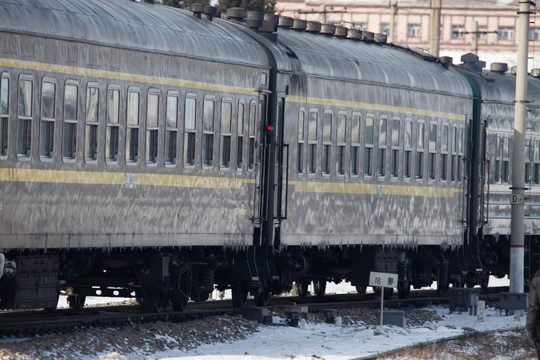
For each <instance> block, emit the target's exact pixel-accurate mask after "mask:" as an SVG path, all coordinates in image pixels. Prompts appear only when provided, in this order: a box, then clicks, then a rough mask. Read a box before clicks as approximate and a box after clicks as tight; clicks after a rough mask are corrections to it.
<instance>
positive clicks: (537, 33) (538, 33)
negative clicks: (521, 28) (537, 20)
mask: <svg viewBox="0 0 540 360" xmlns="http://www.w3.org/2000/svg"><path fill="white" fill-rule="evenodd" d="M529 40H530V41H537V40H540V28H538V27H533V28H530V29H529Z"/></svg>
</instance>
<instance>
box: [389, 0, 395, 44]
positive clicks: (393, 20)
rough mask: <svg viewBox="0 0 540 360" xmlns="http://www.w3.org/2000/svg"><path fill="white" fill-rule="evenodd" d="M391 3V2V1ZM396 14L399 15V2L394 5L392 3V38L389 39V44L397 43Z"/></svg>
mask: <svg viewBox="0 0 540 360" xmlns="http://www.w3.org/2000/svg"><path fill="white" fill-rule="evenodd" d="M390 1H391V0H390ZM396 14H397V1H396V2H394V3H390V34H389V35H390V36H389V39H388V42H391V43H393V42H395V41H396V38H395V34H396Z"/></svg>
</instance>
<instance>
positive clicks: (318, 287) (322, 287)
mask: <svg viewBox="0 0 540 360" xmlns="http://www.w3.org/2000/svg"><path fill="white" fill-rule="evenodd" d="M313 290H314V291H315V295H317V296H318V297H323V296H324V294H325V292H326V279H322V280H320V279H319V280H315V281H314V282H313Z"/></svg>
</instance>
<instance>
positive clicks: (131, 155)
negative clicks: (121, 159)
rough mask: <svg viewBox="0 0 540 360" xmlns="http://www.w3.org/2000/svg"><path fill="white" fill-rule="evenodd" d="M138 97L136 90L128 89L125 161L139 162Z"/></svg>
mask: <svg viewBox="0 0 540 360" xmlns="http://www.w3.org/2000/svg"><path fill="white" fill-rule="evenodd" d="M139 104H140V95H139V92H138V90H137V89H130V90H129V91H128V98H127V131H126V161H127V162H128V163H136V162H137V161H138V160H139V107H140V105H139Z"/></svg>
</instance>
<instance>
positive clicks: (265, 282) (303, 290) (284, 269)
mask: <svg viewBox="0 0 540 360" xmlns="http://www.w3.org/2000/svg"><path fill="white" fill-rule="evenodd" d="M486 244H487V246H486V247H485V248H484V249H483V251H482V258H483V259H484V260H485V261H486V264H487V265H489V267H488V268H487V269H488V270H486V271H481V272H479V271H474V270H472V271H471V270H470V269H469V270H467V264H466V262H464V261H463V259H464V258H465V257H464V254H463V252H464V251H466V250H467V249H465V248H463V247H461V248H457V249H442V248H440V247H437V246H423V247H417V248H405V247H397V246H396V247H389V246H386V247H381V246H367V245H364V246H343V247H287V248H283V249H279V250H277V249H274V248H272V247H247V248H243V249H227V248H220V247H214V248H208V247H204V248H203V247H201V248H196V247H193V248H161V249H138V250H131V251H126V250H125V249H123V250H110V251H103V250H101V249H100V250H97V249H94V250H84V251H75V250H70V251H54V250H49V251H48V252H47V253H43V254H40V253H36V252H15V251H14V252H7V253H5V256H4V257H3V259H2V260H3V274H2V277H1V278H0V288H1V289H2V298H1V299H0V308H6V309H11V308H14V309H30V308H45V309H53V308H56V306H57V302H58V297H59V295H60V294H64V295H67V299H68V304H69V306H70V307H71V308H74V309H81V308H82V307H83V306H84V304H85V300H86V298H87V297H88V296H105V297H127V298H135V299H137V300H138V302H139V303H141V304H142V305H143V306H144V307H145V308H146V309H147V310H148V311H152V312H160V311H163V310H165V309H166V308H172V309H173V310H175V311H182V310H183V309H184V308H185V306H186V304H187V302H188V301H189V300H192V301H195V302H201V301H205V300H207V299H208V298H209V297H210V295H211V293H212V291H213V290H214V289H218V290H220V291H224V290H226V289H231V290H232V301H233V305H234V306H235V307H239V306H242V305H244V304H245V302H246V299H247V297H248V294H251V295H252V296H253V298H254V300H255V303H256V305H258V306H265V305H266V304H267V303H268V301H269V299H270V296H271V295H272V294H274V295H277V294H281V293H286V292H290V291H291V289H293V287H294V288H295V290H296V292H297V294H298V295H299V296H300V297H303V296H306V295H307V294H308V286H309V284H311V283H313V292H314V293H315V294H316V295H317V296H323V295H324V294H325V288H326V284H327V282H332V281H333V282H336V283H339V282H341V281H342V280H346V281H349V282H350V283H351V284H352V285H353V286H355V287H356V289H357V292H358V293H360V294H363V293H365V291H366V289H367V287H368V282H369V273H370V271H377V272H390V273H395V274H398V279H399V280H398V284H397V286H396V289H397V294H398V296H399V298H403V299H404V298H407V296H408V295H409V292H410V289H411V288H414V289H419V288H422V287H429V286H431V285H432V284H433V283H434V282H437V291H438V294H439V295H440V296H445V295H446V294H447V292H448V289H449V287H450V286H454V287H463V286H468V287H473V286H476V285H480V286H482V287H486V286H487V284H488V279H489V275H497V276H504V275H505V274H506V270H505V269H508V264H507V259H506V258H505V256H504V251H503V248H505V246H504V244H506V241H501V240H499V241H497V242H495V241H491V242H490V241H488V242H486ZM536 248H538V246H536ZM538 253H540V251H539V252H538ZM385 291H386V293H385V297H386V298H388V297H389V296H391V295H392V293H393V292H394V289H386V290H385Z"/></svg>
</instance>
